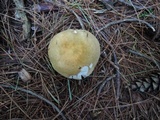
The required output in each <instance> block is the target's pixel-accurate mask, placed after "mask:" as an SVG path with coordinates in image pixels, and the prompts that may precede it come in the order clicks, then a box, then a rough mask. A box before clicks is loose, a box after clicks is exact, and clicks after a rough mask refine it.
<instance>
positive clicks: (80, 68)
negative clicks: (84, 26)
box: [48, 29, 100, 80]
mask: <svg viewBox="0 0 160 120" xmlns="http://www.w3.org/2000/svg"><path fill="white" fill-rule="evenodd" d="M48 55H49V59H50V62H51V64H52V66H53V68H54V69H55V70H56V71H57V72H58V73H59V74H61V75H62V76H64V77H66V78H71V79H77V80H81V79H82V76H83V77H84V78H85V77H87V76H89V75H90V74H91V73H92V72H93V70H94V68H95V66H96V64H97V62H98V60H99V57H100V44H99V42H98V40H97V39H96V37H95V36H94V35H93V34H91V33H90V32H88V31H86V30H73V29H68V30H65V31H62V32H60V33H58V34H56V35H55V36H54V37H53V38H52V39H51V41H50V44H49V47H48Z"/></svg>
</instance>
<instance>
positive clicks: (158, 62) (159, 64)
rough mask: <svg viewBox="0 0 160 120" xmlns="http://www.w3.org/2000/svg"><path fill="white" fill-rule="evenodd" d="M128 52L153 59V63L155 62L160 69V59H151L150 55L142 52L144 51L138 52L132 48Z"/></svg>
mask: <svg viewBox="0 0 160 120" xmlns="http://www.w3.org/2000/svg"><path fill="white" fill-rule="evenodd" d="M128 52H130V53H132V54H135V55H138V56H140V57H143V58H145V59H147V60H150V61H152V62H153V63H155V65H156V66H157V67H158V69H160V61H157V60H154V59H151V58H150V57H148V56H146V55H144V54H142V53H139V52H137V51H134V50H131V49H129V50H128Z"/></svg>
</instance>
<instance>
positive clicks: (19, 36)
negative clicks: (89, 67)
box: [0, 0, 160, 120]
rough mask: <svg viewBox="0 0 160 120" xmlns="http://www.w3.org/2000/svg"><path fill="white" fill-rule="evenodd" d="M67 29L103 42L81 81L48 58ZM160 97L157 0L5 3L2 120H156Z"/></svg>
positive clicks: (0, 9)
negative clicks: (61, 71)
mask: <svg viewBox="0 0 160 120" xmlns="http://www.w3.org/2000/svg"><path fill="white" fill-rule="evenodd" d="M66 29H85V30H88V31H90V32H91V33H92V34H94V35H95V36H96V38H97V39H98V40H99V43H100V47H101V56H100V59H99V61H98V64H97V66H96V68H95V70H94V71H93V73H92V74H91V75H90V76H89V77H87V78H85V79H84V80H82V81H77V80H67V78H65V77H63V76H61V75H60V74H58V73H57V72H56V71H54V69H53V68H52V66H51V64H50V62H49V59H48V54H47V51H48V44H49V42H50V40H51V38H52V37H53V36H54V35H55V34H57V33H58V32H60V31H63V30H66ZM137 81H138V82H137ZM144 82H145V83H144ZM133 85H135V86H134V89H133ZM147 85H148V86H147ZM131 86H132V87H131ZM159 91H160V1H159V0H68V1H67V0H24V3H23V0H5V1H4V0H0V119H2V120H53V119H57V120H61V119H64V120H65V119H66V120H67V119H68V120H158V119H160V92H159Z"/></svg>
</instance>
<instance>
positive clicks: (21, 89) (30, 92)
mask: <svg viewBox="0 0 160 120" xmlns="http://www.w3.org/2000/svg"><path fill="white" fill-rule="evenodd" d="M0 86H2V87H5V88H11V89H15V87H14V86H11V85H4V84H0ZM16 90H19V91H22V92H25V93H27V94H31V95H33V96H35V97H37V98H39V99H41V100H43V101H45V102H46V103H48V104H49V105H51V106H52V108H53V109H55V110H56V111H57V112H58V113H59V114H60V115H61V116H62V118H63V120H67V119H66V117H65V116H64V114H63V113H62V111H61V110H60V109H59V108H58V107H57V106H56V105H55V104H54V103H52V102H50V101H49V100H47V99H46V98H44V97H42V96H40V95H38V94H36V93H34V92H32V91H30V90H26V89H23V88H21V87H16Z"/></svg>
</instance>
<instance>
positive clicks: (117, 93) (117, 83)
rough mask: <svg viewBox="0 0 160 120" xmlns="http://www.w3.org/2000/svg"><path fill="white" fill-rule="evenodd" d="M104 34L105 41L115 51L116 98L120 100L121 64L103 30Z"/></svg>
mask: <svg viewBox="0 0 160 120" xmlns="http://www.w3.org/2000/svg"><path fill="white" fill-rule="evenodd" d="M101 34H102V36H103V37H104V38H105V42H106V43H107V44H108V45H109V46H110V47H111V49H112V53H113V58H114V64H115V66H116V67H115V69H116V78H115V79H116V88H117V89H116V100H117V101H118V99H119V96H120V71H119V65H118V61H117V56H116V53H115V51H114V47H113V46H112V45H111V44H110V43H109V42H108V41H107V38H106V36H105V35H104V34H103V33H102V32H101Z"/></svg>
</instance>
